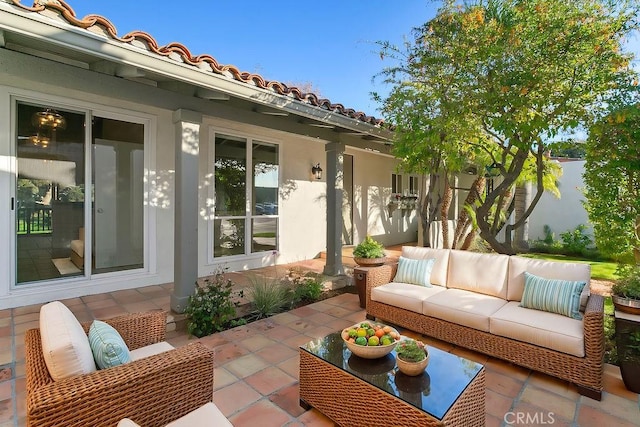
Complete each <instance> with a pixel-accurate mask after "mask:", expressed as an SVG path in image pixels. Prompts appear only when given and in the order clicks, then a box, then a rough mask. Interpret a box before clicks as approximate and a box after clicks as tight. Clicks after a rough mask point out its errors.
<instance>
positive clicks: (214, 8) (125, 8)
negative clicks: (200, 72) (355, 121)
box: [67, 0, 437, 116]
mask: <svg viewBox="0 0 640 427" xmlns="http://www.w3.org/2000/svg"><path fill="white" fill-rule="evenodd" d="M67 2H68V4H69V5H70V6H71V7H72V8H73V9H74V11H75V12H76V14H77V15H78V16H80V17H84V16H85V15H87V14H98V15H102V16H104V17H106V18H108V19H109V20H110V21H111V22H112V23H113V24H114V25H115V27H116V29H117V30H118V35H120V36H122V35H125V34H126V33H128V32H130V31H133V30H141V31H146V32H147V33H149V34H151V35H152V36H153V37H155V39H156V40H157V41H158V43H159V44H160V45H164V44H167V43H170V42H174V41H175V42H180V43H182V44H184V45H185V46H187V47H188V48H189V50H190V51H191V53H192V54H194V55H198V54H205V53H206V54H209V55H211V56H213V57H214V58H216V60H217V61H218V62H219V63H220V64H230V65H234V66H236V67H238V68H239V69H240V70H241V71H248V72H253V73H258V74H260V75H262V76H263V77H264V78H265V79H267V80H278V81H282V82H287V83H298V84H299V83H305V82H310V83H312V84H313V87H314V88H315V89H317V90H318V91H319V92H320V94H321V95H322V97H324V98H328V99H330V100H331V102H334V103H341V104H343V105H344V106H345V107H347V108H353V109H355V110H358V111H364V112H365V113H367V114H369V115H375V116H379V115H380V114H379V112H378V111H377V107H378V106H377V104H376V103H375V102H374V101H372V100H371V97H370V95H369V93H370V92H371V91H372V90H379V91H383V90H384V89H383V88H382V87H381V86H378V87H375V88H374V86H373V85H372V82H371V79H372V77H373V76H374V75H375V74H377V73H379V72H380V71H381V70H382V68H383V67H384V66H385V65H386V62H385V61H382V60H381V59H380V57H379V56H378V55H377V53H376V51H377V50H376V46H375V41H378V40H388V41H392V42H394V43H401V42H402V40H403V36H408V35H409V34H410V32H411V28H413V27H415V26H418V25H420V24H422V23H424V22H426V21H427V20H429V19H430V18H431V17H433V16H434V15H435V12H436V10H437V4H434V3H432V2H428V1H425V0H403V1H397V2H396V1H390V0H369V1H366V2H361V1H347V0H323V1H309V0H297V1H296V0H269V1H264V2H252V1H249V2H236V1H229V0H227V1H214V0H208V1H207V0H204V1H203V0H200V1H194V0H181V1H166V0H163V1H158V0H155V1H151V0H103V1H95V0H67Z"/></svg>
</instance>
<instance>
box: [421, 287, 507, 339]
mask: <svg viewBox="0 0 640 427" xmlns="http://www.w3.org/2000/svg"><path fill="white" fill-rule="evenodd" d="M432 289H433V288H432ZM506 303H507V301H506V300H504V299H502V298H497V297H494V296H491V295H485V294H481V293H477V292H471V291H465V290H463V289H447V290H446V291H444V292H440V293H437V294H435V295H432V296H430V297H429V298H427V299H426V300H424V302H423V303H422V314H425V315H427V316H431V317H436V318H438V319H441V320H446V321H448V322H452V323H457V324H458V325H462V326H467V327H470V328H474V329H478V330H481V331H485V332H489V316H491V315H492V314H493V313H495V312H496V311H498V310H499V309H500V308H501V307H502V306H503V305H505V304H506Z"/></svg>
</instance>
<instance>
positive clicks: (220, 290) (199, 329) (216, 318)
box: [185, 267, 243, 338]
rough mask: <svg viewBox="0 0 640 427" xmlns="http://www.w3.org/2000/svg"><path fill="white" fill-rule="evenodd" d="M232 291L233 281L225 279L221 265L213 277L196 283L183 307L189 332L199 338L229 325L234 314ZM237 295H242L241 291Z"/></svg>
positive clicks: (234, 306)
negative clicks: (192, 292)
mask: <svg viewBox="0 0 640 427" xmlns="http://www.w3.org/2000/svg"><path fill="white" fill-rule="evenodd" d="M233 293H234V291H233V282H232V281H231V280H229V279H225V277H224V269H222V268H221V267H219V268H218V269H217V270H216V271H215V272H214V274H213V279H209V278H207V279H205V280H204V283H203V284H202V285H199V284H198V283H196V290H195V293H194V294H193V295H191V296H190V297H189V300H188V303H187V308H186V309H185V314H186V315H187V319H188V323H187V331H188V332H189V334H191V335H195V336H196V337H198V338H200V337H204V336H207V335H211V334H212V333H214V332H219V331H222V330H224V329H226V328H227V327H228V326H229V325H231V324H232V322H233V320H232V319H233V318H234V317H235V315H236V303H234V302H233V300H232V298H233ZM237 295H238V296H242V295H243V293H242V291H239V292H238V293H237Z"/></svg>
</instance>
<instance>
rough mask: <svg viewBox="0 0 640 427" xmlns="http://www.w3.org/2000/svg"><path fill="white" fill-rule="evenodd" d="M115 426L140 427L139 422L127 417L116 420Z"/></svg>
mask: <svg viewBox="0 0 640 427" xmlns="http://www.w3.org/2000/svg"><path fill="white" fill-rule="evenodd" d="M117 427H140V424H136V423H134V422H133V421H131V420H130V419H129V418H123V419H121V420H120V422H118V426H117Z"/></svg>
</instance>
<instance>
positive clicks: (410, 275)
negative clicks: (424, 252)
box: [393, 257, 436, 288]
mask: <svg viewBox="0 0 640 427" xmlns="http://www.w3.org/2000/svg"><path fill="white" fill-rule="evenodd" d="M435 262H436V259H435V258H428V259H410V258H404V257H400V260H399V261H398V271H397V272H396V277H394V279H393V281H394V282H400V283H411V284H414V285H421V286H426V287H428V288H430V287H431V270H432V269H433V264H435Z"/></svg>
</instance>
